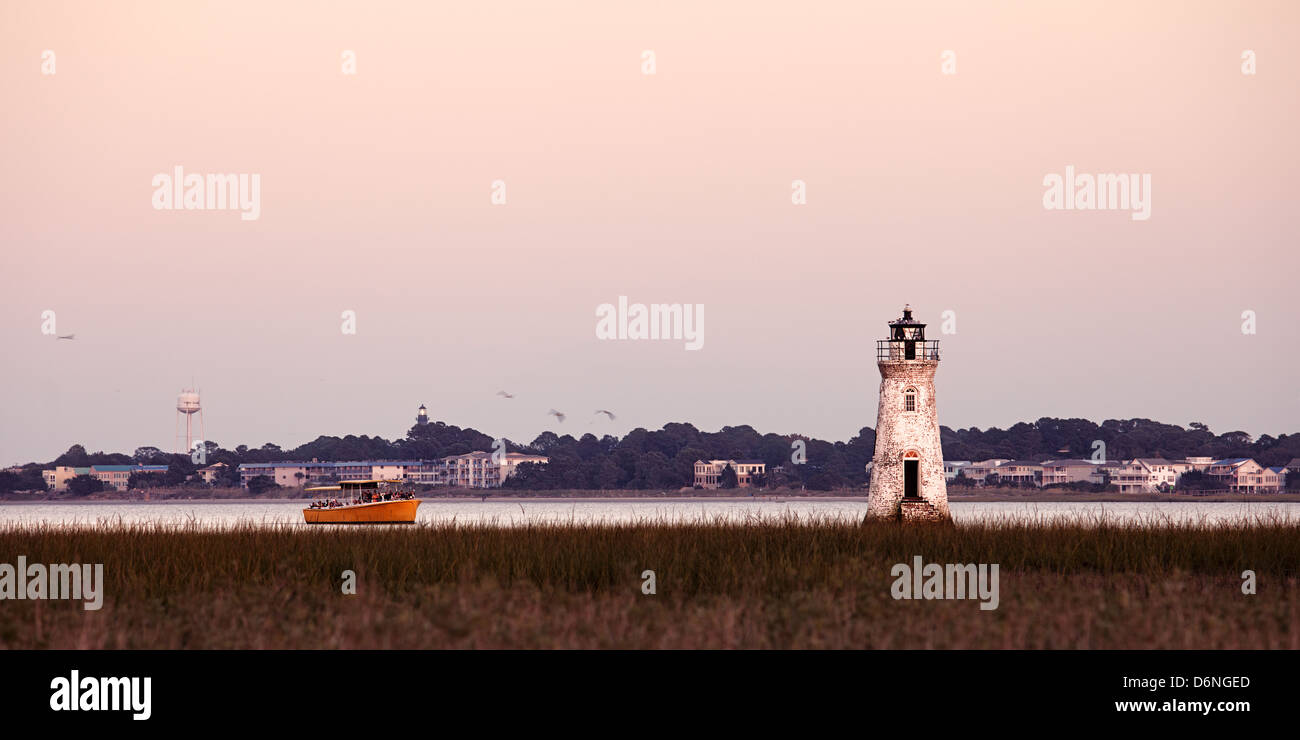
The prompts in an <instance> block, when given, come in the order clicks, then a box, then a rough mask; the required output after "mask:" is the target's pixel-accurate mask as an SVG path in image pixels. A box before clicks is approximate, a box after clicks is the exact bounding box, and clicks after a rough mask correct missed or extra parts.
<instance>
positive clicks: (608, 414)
mask: <svg viewBox="0 0 1300 740" xmlns="http://www.w3.org/2000/svg"><path fill="white" fill-rule="evenodd" d="M596 413H598V414H604V415H605V416H608V417H609V420H610V421H613V420H614V412H613V411H606V410H605V409H596Z"/></svg>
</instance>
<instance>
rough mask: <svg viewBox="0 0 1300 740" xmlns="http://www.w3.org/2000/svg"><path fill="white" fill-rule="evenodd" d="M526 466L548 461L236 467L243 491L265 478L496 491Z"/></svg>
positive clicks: (483, 458)
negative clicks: (383, 482) (392, 482)
mask: <svg viewBox="0 0 1300 740" xmlns="http://www.w3.org/2000/svg"><path fill="white" fill-rule="evenodd" d="M526 462H530V463H537V464H541V465H545V464H546V463H548V462H550V458H548V457H545V456H543V455H527V454H524V453H521V452H510V453H506V455H505V459H504V461H503V462H502V463H501V464H497V463H496V462H495V461H493V458H492V453H491V452H482V451H478V452H469V453H466V454H464V455H452V456H450V457H444V458H442V459H441V460H355V461H346V462H320V461H316V460H313V461H311V462H296V461H286V462H270V463H244V464H243V465H240V466H239V479H240V481H241V483H242V484H243V485H244V486H245V487H247V486H248V483H249V481H251V480H252V479H253V478H256V477H257V476H259V475H264V476H266V477H268V478H271V479H272V480H273V481H275V483H276V485H279V486H285V487H297V486H305V485H316V484H321V483H328V482H330V481H348V480H400V481H406V482H408V483H419V484H421V485H432V486H457V487H460V488H497V487H499V486H501V484H502V483H504V482H505V480H506V478H508V477H510V476H511V475H514V473H515V469H516V468H517V467H518V466H519V465H522V464H523V463H526Z"/></svg>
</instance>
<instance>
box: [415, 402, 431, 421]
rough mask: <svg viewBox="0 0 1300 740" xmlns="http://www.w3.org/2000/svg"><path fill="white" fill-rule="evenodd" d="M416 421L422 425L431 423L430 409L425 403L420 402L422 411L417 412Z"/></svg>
mask: <svg viewBox="0 0 1300 740" xmlns="http://www.w3.org/2000/svg"><path fill="white" fill-rule="evenodd" d="M415 423H416V424H421V425H423V424H428V423H429V410H428V409H426V408H425V407H424V404H420V413H418V414H416V416H415Z"/></svg>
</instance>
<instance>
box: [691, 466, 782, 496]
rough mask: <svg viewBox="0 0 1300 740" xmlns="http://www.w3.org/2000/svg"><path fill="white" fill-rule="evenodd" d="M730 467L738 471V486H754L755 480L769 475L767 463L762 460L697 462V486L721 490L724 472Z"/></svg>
mask: <svg viewBox="0 0 1300 740" xmlns="http://www.w3.org/2000/svg"><path fill="white" fill-rule="evenodd" d="M728 465H730V466H731V469H732V470H734V471H736V486H737V487H739V488H748V487H749V486H751V485H753V484H754V478H755V477H757V476H760V475H766V474H767V463H765V462H763V461H762V460H709V461H707V462H706V461H704V460H696V461H695V485H697V486H699V487H700V488H709V489H713V488H719V487H721V486H722V471H724V470H726V468H727V466H728Z"/></svg>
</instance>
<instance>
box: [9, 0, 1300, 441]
mask: <svg viewBox="0 0 1300 740" xmlns="http://www.w3.org/2000/svg"><path fill="white" fill-rule="evenodd" d="M807 5H811V7H807ZM1297 20H1300V6H1297V5H1296V4H1295V3H1291V2H1280V1H1279V2H1269V3H1266V2H1250V3H1185V2H1136V3H1135V2H1077V3H1058V2H1053V3H1040V2H1015V3H982V2H965V1H962V2H952V3H888V4H886V3H862V2H835V3H812V4H801V3H789V2H773V3H752V2H744V3H741V2H735V3H698V2H668V3H625V2H587V3H536V2H497V3H436V4H434V3H415V2H410V3H354V2H346V3H322V2H277V3H262V2H212V3H189V2H186V3H166V2H149V3H90V2H78V3H58V2H6V3H4V4H3V6H2V7H0V94H2V95H3V101H4V114H3V116H0V126H2V127H3V129H2V130H0V134H2V135H0V163H3V167H2V168H0V201H2V202H3V203H4V218H3V219H0V244H3V250H4V270H3V272H0V309H2V310H0V341H3V344H4V346H5V347H6V348H7V350H8V352H7V353H6V354H7V357H8V361H7V362H6V363H5V365H6V371H5V375H6V381H7V382H5V383H3V384H0V408H3V409H4V418H5V422H4V424H3V425H0V464H10V463H14V462H22V461H27V460H48V459H51V458H53V457H55V456H56V455H58V454H59V453H60V452H62V451H63V450H65V449H66V448H67V447H68V446H69V445H71V444H73V443H81V444H84V445H86V446H87V447H88V448H89V449H91V450H97V449H104V450H114V451H126V452H130V450H131V449H133V448H134V447H136V446H139V445H146V444H151V445H157V446H160V447H164V448H170V447H171V444H172V441H173V440H172V431H173V426H172V424H173V415H174V411H173V404H174V400H175V395H176V393H177V392H178V391H179V390H180V389H181V387H182V386H185V385H188V384H189V383H190V379H191V378H194V379H195V381H196V382H197V384H198V386H199V387H200V388H201V390H202V392H203V399H204V404H205V407H206V412H205V414H206V426H207V433H208V438H209V439H211V440H214V441H217V442H219V443H221V444H222V445H223V446H227V447H233V446H235V445H238V444H249V445H260V444H262V443H264V442H267V441H274V442H277V443H279V444H282V445H286V446H288V445H296V444H299V443H302V442H304V441H307V440H309V439H311V438H313V437H315V436H316V435H318V434H345V433H357V434H360V433H367V434H379V435H382V436H385V437H390V438H391V437H396V436H401V434H403V433H404V431H405V429H406V428H407V427H408V426H409V424H410V423H411V422H412V421H413V419H414V414H415V407H416V406H417V405H419V404H420V403H422V402H423V403H425V404H426V405H428V407H429V408H430V412H431V415H432V416H433V417H434V418H436V419H442V420H446V421H447V422H449V423H454V424H458V425H462V426H473V427H476V428H478V429H480V430H482V431H485V432H487V433H489V434H494V435H505V436H508V437H510V438H512V439H516V440H519V441H528V440H531V439H532V438H533V437H534V436H536V435H537V434H538V433H539V432H541V431H543V430H545V429H553V430H555V431H557V432H559V433H566V432H567V433H572V434H575V435H580V434H583V433H586V432H593V433H597V434H600V433H605V432H609V433H614V434H624V433H626V432H627V431H628V430H629V429H632V428H635V427H638V426H642V427H647V428H657V427H659V426H660V425H662V424H663V423H665V422H669V421H689V422H691V423H694V424H696V425H697V426H699V427H701V428H705V429H717V428H718V427H720V426H722V425H727V424H751V425H753V426H755V427H756V428H757V429H759V430H760V431H764V432H767V431H773V432H781V433H794V432H798V433H804V434H812V435H815V436H818V437H823V438H830V439H847V438H849V437H850V436H852V435H853V434H855V433H856V432H857V430H858V429H859V428H861V427H863V426H873V425H874V424H875V416H876V408H875V405H876V387H877V383H878V374H877V371H876V368H875V367H874V345H873V341H874V340H875V339H877V338H881V337H883V336H884V331H885V322H886V321H888V320H890V319H892V318H894V317H896V316H897V315H898V314H899V312H900V309H901V307H902V305H903V304H904V303H905V302H910V303H911V304H912V305H913V306H914V307H915V309H916V312H917V316H918V318H920V319H921V320H926V321H930V322H931V325H932V331H931V334H932V336H933V338H938V339H941V340H942V341H943V346H944V350H945V353H944V361H943V365H942V366H941V368H940V370H939V376H938V399H939V409H940V411H939V417H940V422H941V423H942V424H945V425H947V426H951V427H967V426H980V427H987V426H995V425H996V426H1006V425H1009V424H1011V423H1014V422H1016V421H1020V420H1033V419H1036V418H1038V417H1040V416H1081V417H1086V418H1090V419H1093V420H1095V421H1101V420H1103V419H1106V418H1128V417H1135V416H1137V417H1148V418H1153V419H1157V420H1161V421H1166V422H1170V423H1178V424H1187V423H1188V422H1191V421H1201V422H1205V423H1207V424H1209V425H1210V426H1211V428H1213V429H1215V430H1216V431H1220V432H1223V431H1229V430H1232V429H1243V430H1245V431H1248V432H1251V433H1252V434H1260V433H1271V434H1278V433H1282V432H1296V431H1300V413H1297V412H1298V411H1300V390H1298V389H1297V387H1296V383H1295V378H1296V376H1297V372H1296V365H1297V361H1300V349H1297V348H1300V329H1298V328H1297V325H1296V324H1297V313H1298V311H1297V308H1298V307H1300V306H1298V303H1300V298H1297V292H1298V286H1297V282H1296V274H1297V269H1296V268H1297V265H1298V263H1300V251H1298V250H1297V246H1296V237H1295V235H1296V233H1297V229H1296V226H1297V215H1296V214H1297V208H1296V198H1297V191H1298V190H1300V186H1297V184H1296V175H1295V173H1296V171H1297V166H1298V165H1300V144H1298V143H1297V136H1296V134H1295V132H1296V131H1297V130H1300V115H1298V110H1297V95H1296V91H1297V89H1300V23H1297ZM46 49H49V50H52V51H54V52H55V54H56V64H57V67H56V73H55V74H53V75H44V74H42V73H41V57H42V51H43V50H46ZM948 49H951V50H953V51H954V52H955V53H956V62H957V73H956V74H954V75H944V74H941V70H940V61H941V59H940V55H941V54H942V52H943V51H944V50H948ZM1246 49H1250V50H1253V51H1254V52H1255V53H1256V56H1257V65H1258V72H1257V74H1255V75H1243V74H1242V72H1241V54H1242V51H1243V50H1246ZM344 50H353V51H355V53H356V58H357V74H356V75H344V74H342V73H341V55H342V53H343V51H344ZM644 50H653V51H654V52H655V55H656V63H657V72H656V74H654V75H644V74H642V71H641V54H642V52H643V51H644ZM175 165H182V166H183V167H185V169H186V171H189V172H199V173H224V172H233V173H259V174H260V177H261V216H260V218H259V219H258V220H256V221H242V220H240V218H239V216H238V215H237V214H236V213H234V212H195V211H179V210H178V211H159V210H154V209H153V208H152V206H151V196H152V192H153V189H152V187H151V185H150V183H151V179H152V177H153V176H154V175H155V174H156V173H160V172H171V170H172V168H173V167H174V166H175ZM1067 165H1073V166H1074V168H1075V169H1076V171H1079V172H1089V173H1100V172H1107V173H1109V172H1114V173H1147V174H1150V175H1151V180H1152V201H1153V205H1152V211H1151V218H1150V220H1148V221H1133V220H1132V219H1131V218H1130V217H1129V214H1128V212H1115V211H1092V212H1086V211H1046V210H1044V209H1043V207H1042V195H1043V190H1044V188H1043V185H1042V181H1043V177H1044V176H1045V175H1047V174H1049V173H1058V174H1059V173H1063V172H1064V169H1065V167H1066V166H1067ZM796 179H798V180H804V181H805V182H806V183H807V188H808V203H807V205H803V206H794V205H792V204H791V202H790V193H791V181H792V180H796ZM494 180H504V181H505V182H506V185H507V194H508V202H507V204H506V205H504V206H493V205H491V204H490V202H489V195H490V192H491V190H490V188H491V183H492V182H493V181H494ZM621 295H625V296H628V298H629V300H630V301H632V302H641V303H690V304H704V305H705V306H706V308H707V314H706V315H707V319H706V342H705V346H704V348H703V349H702V350H700V351H695V352H688V351H684V350H683V347H682V343H681V342H671V341H668V342H663V341H660V342H652V341H642V342H629V341H623V342H619V341H598V340H597V339H596V335H595V332H594V328H595V321H596V319H595V310H596V307H597V306H598V305H600V304H603V303H615V302H617V300H618V297H619V296H621ZM47 309H49V310H54V311H56V312H57V318H58V331H59V333H61V334H62V333H76V336H77V338H76V340H74V341H71V342H69V341H57V340H55V339H54V338H52V337H49V336H43V335H42V334H41V333H40V328H41V312H42V311H44V310H47ZM345 309H350V310H355V311H356V312H357V315H358V332H357V334H356V335H355V336H348V335H344V334H342V333H341V332H340V331H339V327H340V323H341V320H340V312H341V311H343V310H345ZM945 310H952V311H955V312H956V316H957V332H956V333H955V334H951V335H942V334H940V333H939V331H938V330H939V325H940V323H941V318H940V316H941V313H942V312H943V311H945ZM1245 310H1251V311H1254V312H1256V316H1257V326H1258V333H1257V334H1254V335H1244V334H1243V333H1242V331H1241V324H1242V319H1241V314H1242V312H1243V311H1245ZM502 389H504V390H509V391H511V392H513V393H515V394H516V398H515V399H513V400H509V401H507V400H505V399H501V398H499V397H497V396H496V395H495V394H496V392H497V391H498V390H502ZM551 408H555V409H560V410H563V411H565V412H567V413H568V414H569V417H568V420H567V421H566V422H565V423H564V424H560V423H558V422H556V421H555V419H554V418H553V417H550V416H547V414H546V412H547V410H549V409H551ZM598 408H602V409H611V410H613V411H615V413H617V414H618V419H617V420H616V421H613V422H610V421H608V420H607V419H605V417H603V416H595V417H593V414H592V412H593V411H594V410H595V409H598Z"/></svg>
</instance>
